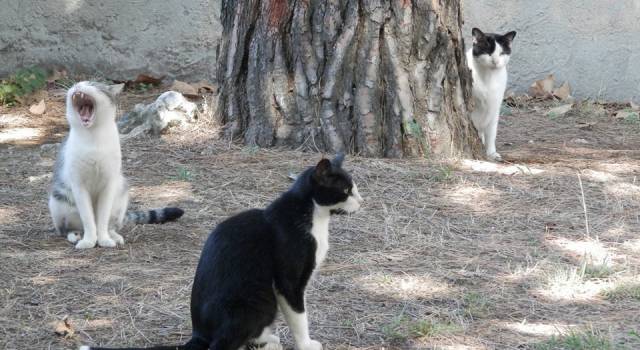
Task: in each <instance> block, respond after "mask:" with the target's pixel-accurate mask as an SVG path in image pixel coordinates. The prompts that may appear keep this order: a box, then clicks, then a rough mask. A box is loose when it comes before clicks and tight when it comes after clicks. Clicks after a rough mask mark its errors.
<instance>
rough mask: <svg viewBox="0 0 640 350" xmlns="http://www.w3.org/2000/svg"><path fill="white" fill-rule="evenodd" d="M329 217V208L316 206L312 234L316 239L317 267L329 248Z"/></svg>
mask: <svg viewBox="0 0 640 350" xmlns="http://www.w3.org/2000/svg"><path fill="white" fill-rule="evenodd" d="M329 218H330V213H329V210H328V209H325V208H320V207H318V205H316V206H315V208H314V210H313V221H312V224H311V225H312V226H311V235H312V236H313V238H315V239H316V268H317V267H318V266H320V264H322V262H323V261H324V259H325V258H326V257H327V251H328V250H329Z"/></svg>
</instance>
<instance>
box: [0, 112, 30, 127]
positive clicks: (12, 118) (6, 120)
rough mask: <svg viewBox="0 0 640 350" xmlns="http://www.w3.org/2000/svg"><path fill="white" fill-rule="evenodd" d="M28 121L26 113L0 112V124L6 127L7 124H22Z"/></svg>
mask: <svg viewBox="0 0 640 350" xmlns="http://www.w3.org/2000/svg"><path fill="white" fill-rule="evenodd" d="M28 122H29V119H28V118H27V116H26V115H23V114H0V126H1V127H3V128H8V127H9V126H16V125H24V124H26V123H28Z"/></svg>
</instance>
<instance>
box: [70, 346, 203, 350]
mask: <svg viewBox="0 0 640 350" xmlns="http://www.w3.org/2000/svg"><path fill="white" fill-rule="evenodd" d="M183 349H187V348H185V346H184V345H173V346H154V347H152V348H94V347H92V346H91V347H89V346H86V345H83V346H81V347H80V348H79V349H78V350H183ZM205 349H206V348H205Z"/></svg>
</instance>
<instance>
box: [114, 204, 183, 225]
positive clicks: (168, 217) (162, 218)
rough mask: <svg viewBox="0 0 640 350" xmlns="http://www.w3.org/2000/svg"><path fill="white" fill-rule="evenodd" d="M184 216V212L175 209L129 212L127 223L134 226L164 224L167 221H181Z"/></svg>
mask: <svg viewBox="0 0 640 350" xmlns="http://www.w3.org/2000/svg"><path fill="white" fill-rule="evenodd" d="M182 214H184V210H182V209H180V208H174V207H168V208H162V209H151V210H148V211H127V222H130V223H134V224H164V223H165V222H167V221H175V220H177V219H179V218H180V217H181V216H182Z"/></svg>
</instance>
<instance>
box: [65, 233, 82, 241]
mask: <svg viewBox="0 0 640 350" xmlns="http://www.w3.org/2000/svg"><path fill="white" fill-rule="evenodd" d="M79 240H80V236H78V235H77V234H76V233H75V232H70V233H68V234H67V241H69V242H71V243H73V244H75V243H76V242H77V241H79Z"/></svg>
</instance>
